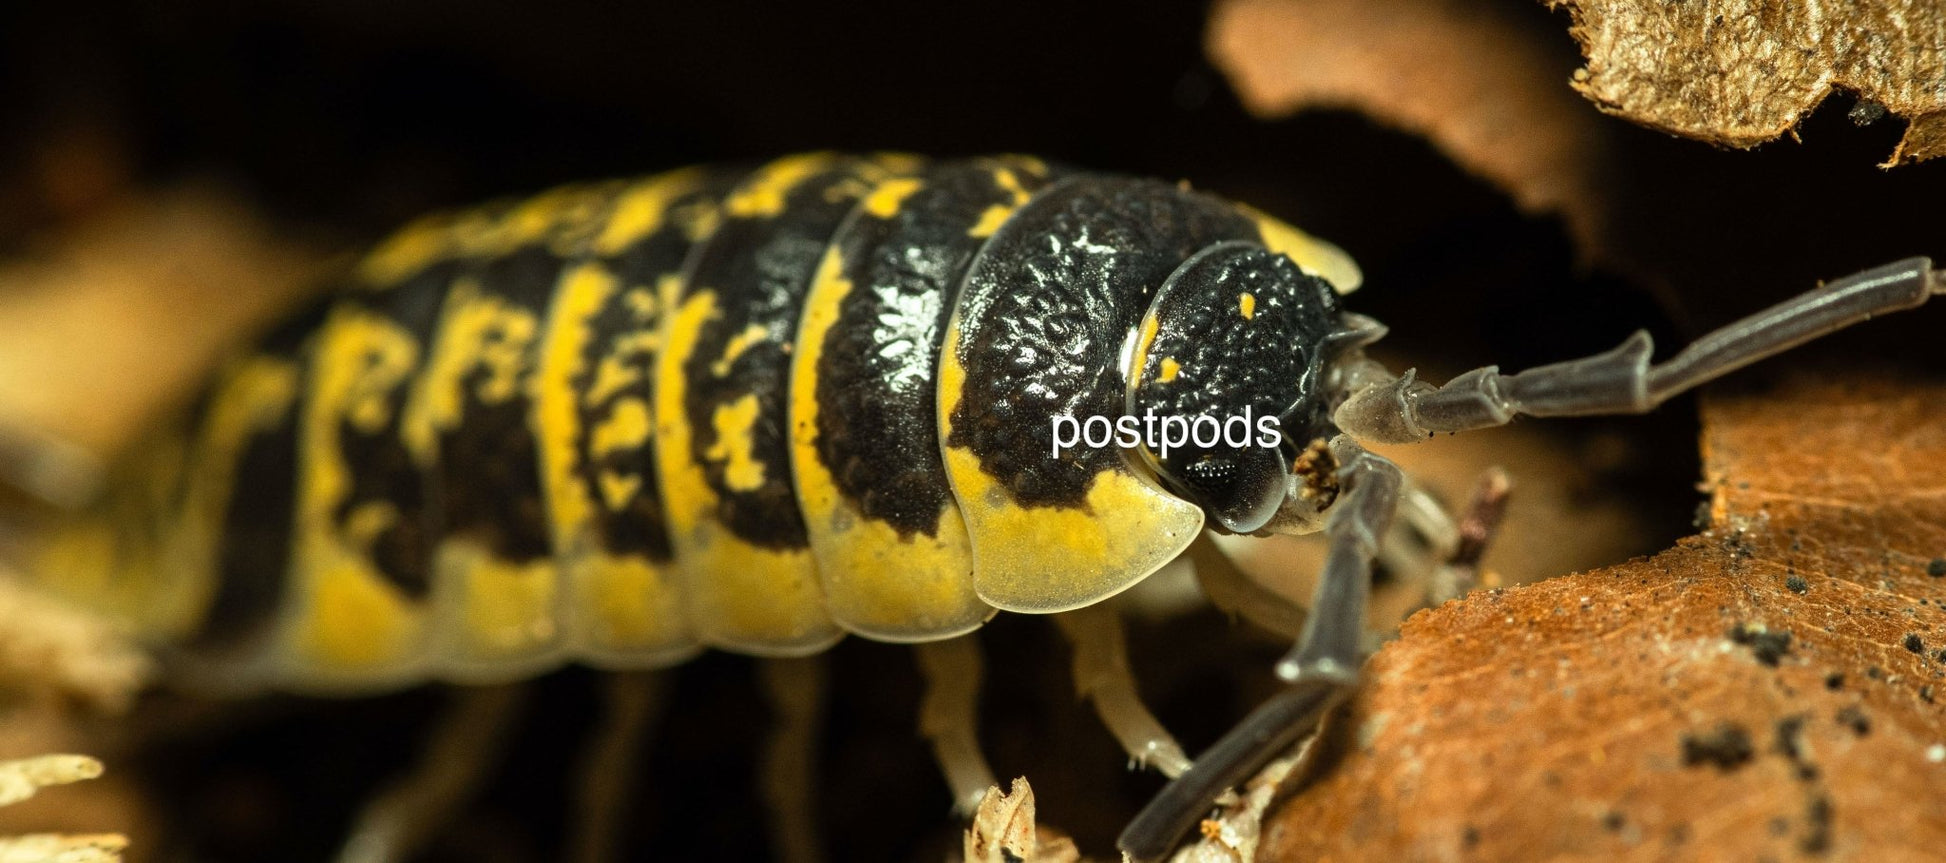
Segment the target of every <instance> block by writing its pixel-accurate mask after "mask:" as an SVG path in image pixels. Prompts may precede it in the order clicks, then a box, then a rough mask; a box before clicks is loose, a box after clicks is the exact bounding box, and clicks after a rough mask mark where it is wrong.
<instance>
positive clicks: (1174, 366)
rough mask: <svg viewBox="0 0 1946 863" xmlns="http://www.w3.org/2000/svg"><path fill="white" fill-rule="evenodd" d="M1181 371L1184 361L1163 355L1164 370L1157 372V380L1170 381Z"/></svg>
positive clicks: (1163, 382) (1160, 382)
mask: <svg viewBox="0 0 1946 863" xmlns="http://www.w3.org/2000/svg"><path fill="white" fill-rule="evenodd" d="M1180 371H1182V363H1179V362H1176V358H1175V357H1163V358H1162V370H1161V371H1160V372H1159V373H1157V374H1156V376H1155V381H1156V383H1159V384H1166V383H1169V382H1171V381H1174V380H1175V379H1176V373H1177V372H1180Z"/></svg>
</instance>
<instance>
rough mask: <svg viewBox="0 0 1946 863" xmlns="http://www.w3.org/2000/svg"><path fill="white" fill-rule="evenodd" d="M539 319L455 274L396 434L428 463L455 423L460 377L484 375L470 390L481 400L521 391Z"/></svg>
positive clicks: (461, 411)
mask: <svg viewBox="0 0 1946 863" xmlns="http://www.w3.org/2000/svg"><path fill="white" fill-rule="evenodd" d="M538 326H539V322H538V321H536V320H535V319H534V315H533V313H532V312H529V311H527V310H525V309H522V308H520V307H518V306H514V305H512V304H509V303H507V302H506V301H505V300H502V299H501V298H499V297H494V296H487V295H484V294H482V293H481V292H480V288H479V283H478V282H476V281H474V280H472V279H460V280H457V281H455V282H454V283H453V287H452V289H451V290H450V291H449V292H448V293H447V295H446V306H445V308H444V309H443V310H442V311H441V312H440V321H439V330H438V333H437V335H435V336H434V341H433V351H432V355H431V356H430V357H428V358H427V360H426V367H425V370H424V371H423V372H421V374H420V375H419V381H418V385H417V386H416V387H414V389H413V392H412V395H411V398H410V399H409V400H408V401H407V403H406V408H405V416H404V417H403V418H402V421H401V428H400V437H401V439H402V440H403V441H404V443H405V445H406V448H407V450H408V451H410V452H412V453H413V455H414V457H415V458H418V459H421V460H422V462H421V463H422V464H428V465H429V464H431V463H432V461H433V455H434V453H436V452H437V442H438V439H439V435H440V434H442V433H445V432H450V431H452V430H453V429H455V428H458V427H459V424H460V420H461V419H462V418H463V417H464V415H465V411H466V382H467V378H469V377H471V376H472V374H473V373H474V372H475V371H476V370H485V371H486V373H487V374H486V377H485V379H484V380H481V381H480V382H479V383H478V384H476V385H475V387H474V390H473V395H474V397H475V398H477V399H479V400H480V401H482V402H485V403H487V404H495V403H499V402H504V401H506V400H508V399H510V398H513V397H514V396H515V395H517V394H519V393H520V392H521V386H522V383H523V379H524V376H525V374H526V371H527V367H528V365H529V362H530V356H529V354H530V349H531V348H532V346H533V342H534V339H535V336H536V332H535V330H536V328H537V327H538Z"/></svg>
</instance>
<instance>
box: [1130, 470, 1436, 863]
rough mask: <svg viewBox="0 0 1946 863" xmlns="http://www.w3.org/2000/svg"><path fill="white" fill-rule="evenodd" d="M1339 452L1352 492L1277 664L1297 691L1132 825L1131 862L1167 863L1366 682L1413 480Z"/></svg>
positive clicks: (1206, 757) (1201, 761) (1218, 748)
mask: <svg viewBox="0 0 1946 863" xmlns="http://www.w3.org/2000/svg"><path fill="white" fill-rule="evenodd" d="M1331 452H1332V455H1333V456H1334V457H1336V458H1337V461H1338V465H1339V467H1338V481H1339V485H1340V487H1341V488H1342V489H1343V492H1342V493H1341V494H1340V495H1339V497H1338V500H1337V501H1336V502H1335V503H1333V504H1332V506H1331V510H1330V515H1329V516H1328V518H1327V520H1326V522H1325V528H1324V530H1325V536H1326V538H1327V539H1328V540H1329V542H1330V548H1331V550H1330V553H1329V555H1328V556H1327V557H1326V558H1325V563H1324V574H1323V576H1322V578H1320V579H1319V581H1318V587H1317V591H1316V593H1315V594H1314V595H1313V597H1312V602H1311V613H1310V615H1309V616H1308V617H1307V618H1306V620H1305V623H1304V632H1303V634H1302V635H1301V636H1300V637H1299V638H1298V642H1297V646H1296V647H1295V648H1294V649H1293V650H1292V651H1291V652H1290V654H1289V655H1288V656H1286V657H1284V659H1283V661H1281V662H1279V663H1278V665H1277V673H1278V676H1280V677H1283V678H1284V679H1285V680H1287V681H1289V682H1290V686H1289V687H1288V688H1286V689H1285V690H1284V691H1283V692H1280V693H1278V694H1277V695H1275V696H1273V697H1271V699H1270V700H1269V701H1266V702H1265V703H1264V704H1263V705H1262V706H1260V707H1258V708H1257V709H1256V710H1255V711H1253V712H1251V714H1250V715H1249V716H1248V717H1245V718H1244V720H1243V721H1242V722H1241V723H1239V724H1238V725H1237V727H1236V728H1234V729H1231V731H1230V733H1228V734H1225V735H1223V739H1221V740H1218V741H1217V742H1216V744H1215V745H1213V746H1211V747H1210V748H1209V750H1208V751H1206V752H1204V753H1203V754H1202V755H1201V756H1199V757H1198V758H1197V759H1196V760H1195V762H1194V763H1192V764H1191V765H1190V766H1189V769H1188V770H1187V771H1185V772H1184V773H1183V774H1182V775H1181V776H1179V777H1177V778H1176V780H1175V781H1173V782H1171V783H1169V785H1168V786H1167V787H1165V788H1163V789H1162V792H1161V793H1160V794H1157V795H1156V797H1155V799H1154V800H1151V801H1149V805H1148V806H1146V807H1144V808H1143V810H1142V812H1141V814H1139V815H1137V816H1136V817H1135V820H1134V821H1131V822H1129V825H1128V828H1127V829H1126V830H1123V831H1122V835H1121V838H1120V840H1118V844H1119V845H1120V846H1121V848H1122V851H1123V852H1124V853H1126V854H1127V855H1128V856H1129V858H1130V859H1133V860H1138V861H1139V860H1153V859H1158V858H1160V857H1162V856H1163V855H1165V854H1167V853H1168V851H1169V849H1170V848H1171V847H1173V846H1174V845H1175V843H1176V840H1177V839H1178V838H1180V837H1181V836H1182V835H1183V833H1184V832H1185V831H1187V830H1188V829H1189V827H1190V826H1191V825H1192V824H1194V823H1195V822H1196V821H1197V819H1199V818H1201V817H1202V816H1203V813H1204V812H1206V811H1207V810H1208V809H1209V805H1210V801H1212V800H1215V799H1216V798H1217V796H1218V795H1220V794H1222V793H1223V791H1224V790H1225V789H1227V788H1230V787H1232V786H1234V785H1236V784H1237V783H1239V782H1241V781H1242V780H1243V779H1245V778H1247V777H1248V776H1249V775H1250V774H1252V773H1254V772H1255V771H1256V770H1257V769H1258V768H1260V767H1262V766H1263V765H1264V764H1265V763H1266V762H1268V761H1270V760H1271V759H1272V758H1275V757H1276V756H1277V755H1278V753H1281V752H1283V751H1284V750H1285V749H1287V748H1289V747H1290V745H1291V744H1292V743H1293V742H1295V741H1296V740H1297V739H1298V738H1299V737H1300V736H1302V735H1303V734H1304V733H1306V732H1308V731H1310V730H1311V729H1312V728H1315V727H1316V726H1317V724H1318V721H1319V720H1320V719H1322V718H1323V716H1324V714H1325V711H1327V710H1329V709H1331V707H1332V706H1333V705H1335V704H1336V703H1338V701H1339V700H1340V699H1342V698H1343V697H1344V696H1345V694H1346V693H1348V692H1349V691H1350V690H1351V687H1352V686H1353V685H1355V684H1356V683H1357V682H1358V668H1359V666H1360V665H1361V664H1363V662H1364V651H1363V650H1362V648H1361V643H1362V642H1363V638H1364V629H1365V600H1366V597H1367V595H1368V594H1369V593H1370V591H1371V581H1372V559H1373V557H1374V556H1375V555H1376V554H1377V551H1378V544H1379V541H1380V539H1381V538H1382V537H1384V536H1385V531H1386V528H1387V527H1388V526H1389V525H1390V524H1391V521H1392V516H1393V513H1394V512H1395V511H1396V510H1397V508H1398V501H1399V489H1400V486H1401V485H1402V484H1403V482H1404V475H1403V474H1401V473H1400V471H1399V467H1398V465H1395V464H1393V463H1392V462H1390V461H1388V460H1386V459H1384V458H1382V457H1380V456H1377V455H1374V454H1372V453H1370V452H1367V451H1365V449H1364V448H1363V447H1361V446H1359V445H1358V443H1357V442H1356V441H1353V440H1352V439H1351V438H1350V437H1347V436H1343V435H1340V436H1339V437H1338V438H1337V439H1336V440H1333V441H1332V442H1331Z"/></svg>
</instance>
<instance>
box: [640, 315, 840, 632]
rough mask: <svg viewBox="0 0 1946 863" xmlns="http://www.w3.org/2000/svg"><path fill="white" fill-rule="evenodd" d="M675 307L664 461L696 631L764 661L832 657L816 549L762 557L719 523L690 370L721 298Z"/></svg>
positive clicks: (661, 382) (660, 382)
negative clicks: (696, 424)
mask: <svg viewBox="0 0 1946 863" xmlns="http://www.w3.org/2000/svg"><path fill="white" fill-rule="evenodd" d="M665 284H667V283H665ZM669 306H670V307H671V308H674V309H675V313H674V314H670V315H665V316H664V317H663V345H664V351H663V353H662V356H661V357H660V358H659V359H658V361H657V366H656V393H655V395H656V404H655V411H654V412H653V413H654V415H655V418H656V444H657V445H656V463H657V467H658V471H657V474H658V476H659V477H660V478H661V482H662V498H663V505H664V507H665V508H666V511H667V513H668V524H669V534H670V539H671V540H672V541H673V542H674V543H675V547H676V560H677V561H678V567H679V569H680V570H681V573H682V576H681V580H682V583H683V587H684V591H685V593H686V594H687V601H688V606H687V608H688V609H689V615H690V621H691V625H692V628H693V630H694V631H695V633H696V636H697V638H698V639H699V640H701V641H703V642H705V643H708V644H713V645H717V646H721V647H728V648H734V649H739V650H745V651H750V652H755V653H766V654H775V655H783V654H802V653H810V652H814V651H816V650H819V649H822V648H823V647H825V646H826V645H828V644H830V643H831V641H832V640H833V639H834V638H836V636H837V630H836V629H835V628H834V627H832V625H831V621H830V618H829V617H828V616H826V615H825V613H824V608H823V603H822V600H821V598H820V596H819V593H818V584H817V570H816V564H815V563H814V562H813V560H812V557H811V554H810V551H809V549H805V550H802V551H772V550H769V549H760V548H757V547H755V546H752V545H750V544H749V543H746V542H744V541H742V540H741V539H738V538H737V537H736V536H734V535H733V534H731V533H730V532H729V531H728V529H726V528H724V527H723V526H722V525H721V524H719V523H717V521H716V517H715V512H716V506H717V502H718V501H717V497H716V494H715V492H714V491H713V490H711V488H710V486H709V483H708V481H707V479H706V478H705V477H704V474H703V465H702V464H701V463H700V462H698V461H696V460H695V459H693V458H691V457H690V447H691V435H692V433H693V430H692V429H691V428H690V427H689V423H688V421H687V418H686V417H685V416H684V415H683V410H682V404H683V399H684V398H685V397H686V395H687V392H688V381H687V380H686V379H685V377H684V375H683V373H682V368H683V364H684V363H685V362H687V361H688V359H689V357H690V356H691V355H693V354H694V353H695V351H696V341H697V336H698V335H699V334H700V333H701V331H702V328H703V326H704V325H705V324H706V323H707V322H708V321H709V320H710V319H711V318H713V317H715V316H716V315H717V308H716V295H715V292H713V291H708V290H701V291H697V292H695V293H693V294H691V295H690V296H689V297H687V298H685V299H684V300H683V301H682V302H681V303H680V304H679V305H677V304H669Z"/></svg>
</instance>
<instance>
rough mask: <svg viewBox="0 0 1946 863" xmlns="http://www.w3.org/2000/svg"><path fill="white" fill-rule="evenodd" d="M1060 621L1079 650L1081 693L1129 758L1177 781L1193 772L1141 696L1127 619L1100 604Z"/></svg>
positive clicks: (1076, 651)
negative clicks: (1132, 667) (1125, 628)
mask: <svg viewBox="0 0 1946 863" xmlns="http://www.w3.org/2000/svg"><path fill="white" fill-rule="evenodd" d="M1055 619H1056V620H1058V621H1059V622H1060V624H1061V631H1062V632H1063V633H1065V634H1066V635H1067V637H1068V644H1069V645H1071V646H1072V647H1073V648H1074V685H1075V689H1076V690H1077V691H1078V693H1079V694H1080V695H1081V696H1082V697H1083V698H1086V699H1088V700H1089V701H1091V702H1093V703H1094V705H1095V712H1096V713H1097V714H1099V715H1100V716H1101V722H1102V724H1103V725H1106V726H1108V731H1109V733H1111V734H1113V735H1115V739H1116V740H1117V741H1119V742H1120V743H1121V744H1122V749H1123V751H1126V752H1127V753H1128V757H1129V759H1130V760H1131V761H1133V762H1135V764H1137V765H1138V766H1144V767H1148V766H1153V767H1154V768H1155V769H1156V770H1158V771H1160V772H1161V773H1162V775H1164V776H1167V777H1170V778H1172V779H1173V778H1175V777H1177V776H1181V775H1182V772H1183V771H1184V770H1187V769H1189V757H1188V756H1187V755H1184V754H1183V751H1182V745H1181V744H1179V743H1177V742H1176V738H1174V737H1172V736H1170V734H1169V732H1168V731H1167V730H1165V729H1164V728H1163V727H1162V723H1161V722H1159V721H1157V720H1156V718H1155V715H1154V714H1152V713H1150V712H1149V709H1148V708H1147V707H1145V706H1143V704H1142V698H1141V696H1140V695H1138V694H1136V691H1135V677H1134V676H1133V675H1132V674H1130V673H1129V668H1128V638H1127V636H1126V634H1124V633H1123V631H1122V618H1121V615H1120V614H1119V613H1117V612H1116V611H1115V610H1114V609H1113V608H1110V607H1109V604H1108V603H1096V604H1094V605H1091V606H1088V607H1086V608H1079V609H1076V610H1074V611H1070V612H1067V613H1065V614H1061V615H1057V616H1056V618H1055Z"/></svg>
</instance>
